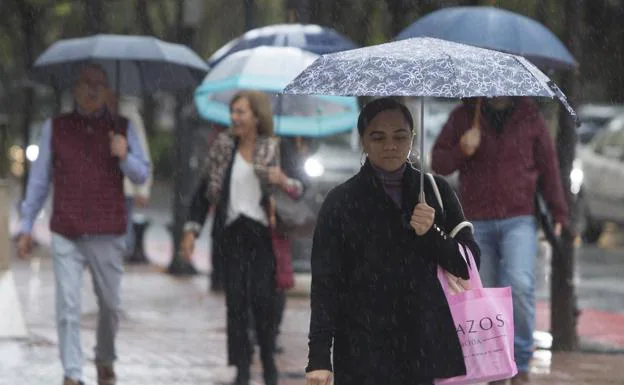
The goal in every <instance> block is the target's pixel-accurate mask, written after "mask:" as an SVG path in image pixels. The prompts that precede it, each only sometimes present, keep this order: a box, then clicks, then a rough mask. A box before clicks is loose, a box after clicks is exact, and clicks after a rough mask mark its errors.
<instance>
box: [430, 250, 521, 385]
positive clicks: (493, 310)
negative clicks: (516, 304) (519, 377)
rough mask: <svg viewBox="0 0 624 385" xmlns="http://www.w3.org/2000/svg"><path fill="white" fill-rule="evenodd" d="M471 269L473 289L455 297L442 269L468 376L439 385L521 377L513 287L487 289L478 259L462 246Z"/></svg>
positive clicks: (441, 274)
mask: <svg viewBox="0 0 624 385" xmlns="http://www.w3.org/2000/svg"><path fill="white" fill-rule="evenodd" d="M459 249H460V251H461V253H462V255H463V256H464V258H465V259H466V261H467V263H468V265H469V269H468V271H469V274H470V281H469V283H470V288H469V289H467V290H466V291H463V292H459V293H456V294H453V292H452V290H450V288H449V282H448V278H447V276H446V274H445V271H444V270H443V269H442V268H441V267H438V279H439V280H440V283H441V284H442V288H443V289H444V294H445V295H446V299H447V301H448V304H449V307H450V309H451V314H452V315H453V321H454V322H455V328H456V329H457V335H458V337H459V341H460V343H461V346H462V351H463V353H464V362H465V364H466V371H467V374H466V375H464V376H458V377H452V378H444V379H436V380H435V384H436V385H465V384H476V383H482V382H489V381H496V380H503V379H507V378H511V377H513V376H515V375H516V374H517V373H518V369H517V367H516V362H515V360H514V324H513V306H512V299H511V287H505V288H483V284H482V283H481V278H480V277H479V272H478V271H477V267H476V264H475V262H474V257H473V256H472V253H471V251H470V250H469V249H468V248H464V247H463V246H462V245H461V244H460V245H459Z"/></svg>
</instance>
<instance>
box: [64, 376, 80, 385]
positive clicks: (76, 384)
mask: <svg viewBox="0 0 624 385" xmlns="http://www.w3.org/2000/svg"><path fill="white" fill-rule="evenodd" d="M63 385H84V383H83V382H82V381H77V380H74V379H72V378H69V377H65V378H64V379H63Z"/></svg>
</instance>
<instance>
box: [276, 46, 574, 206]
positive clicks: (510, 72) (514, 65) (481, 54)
mask: <svg viewBox="0 0 624 385" xmlns="http://www.w3.org/2000/svg"><path fill="white" fill-rule="evenodd" d="M284 93H287V94H307V95H309V94H312V95H316V94H318V95H342V96H433V97H444V98H468V97H478V96H481V97H493V96H542V97H549V98H557V99H559V101H560V102H561V103H562V104H563V105H564V106H565V108H566V109H567V110H568V112H569V113H570V114H571V115H572V117H573V118H574V119H576V113H575V112H574V110H573V109H572V107H571V106H570V104H569V103H568V102H567V99H566V97H565V95H564V94H563V92H561V90H559V88H558V87H557V86H556V85H555V83H554V82H552V81H551V80H550V79H549V78H548V76H546V75H544V73H542V72H541V71H540V70H539V69H538V68H537V67H535V66H534V65H533V64H531V63H530V62H529V61H527V60H526V59H524V58H523V57H520V56H515V55H511V54H507V53H502V52H498V51H492V50H488V49H484V48H477V47H473V46H468V45H464V44H459V43H453V42H449V41H445V40H439V39H433V38H413V39H407V40H401V41H397V42H392V43H386V44H380V45H375V46H371V47H366V48H359V49H354V50H350V51H344V52H338V53H333V54H328V55H323V56H321V57H320V58H318V59H316V60H315V61H314V62H313V63H312V64H311V65H310V66H309V67H308V68H307V69H305V70H304V71H303V72H302V73H301V74H299V75H298V76H297V77H296V78H295V79H294V80H293V81H292V82H290V83H289V84H288V85H287V86H286V88H285V89H284ZM421 103H424V99H421ZM423 111H424V108H423V105H422V104H421V119H420V123H421V124H420V130H421V132H420V153H421V157H420V158H421V164H422V168H423V170H422V171H423V173H421V174H424V171H425V170H424V168H425V165H424V159H425V156H424V135H423V132H424V127H423ZM421 178H422V175H421ZM423 186H424V183H423V180H422V179H421V199H422V200H424V199H423V197H424V194H423V191H422V188H423ZM422 200H421V201H422Z"/></svg>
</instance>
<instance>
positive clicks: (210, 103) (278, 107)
mask: <svg viewBox="0 0 624 385" xmlns="http://www.w3.org/2000/svg"><path fill="white" fill-rule="evenodd" d="M317 57H318V55H315V54H313V53H310V52H306V51H303V50H301V49H299V48H294V47H257V48H253V49H248V50H243V51H239V52H237V53H235V54H233V55H230V56H228V57H226V58H225V59H224V60H223V61H221V62H220V63H219V64H217V65H216V66H215V67H214V68H213V69H212V70H211V71H210V72H209V73H208V75H207V76H206V78H205V79H204V81H203V82H202V84H201V85H200V86H199V87H198V88H197V90H196V91H195V105H196V107H197V110H198V112H199V114H200V115H201V116H202V117H203V118H204V119H207V120H211V121H214V122H217V123H221V124H224V125H229V124H230V111H229V102H230V99H231V98H232V96H233V95H234V93H236V92H237V91H239V90H243V89H251V90H258V91H264V92H267V93H268V94H269V95H270V96H274V97H272V98H271V100H272V102H273V112H274V116H275V133H276V134H277V135H286V136H288V135H291V136H292V135H296V136H308V137H320V136H327V135H333V134H337V133H341V132H348V131H350V130H351V129H352V128H353V127H355V125H356V123H357V117H358V112H359V109H358V104H357V100H356V98H354V97H340V96H307V95H281V91H282V90H283V88H284V87H285V86H286V84H288V82H290V81H291V80H292V79H294V78H295V76H297V74H299V73H300V72H301V71H303V70H304V69H305V68H306V67H307V66H308V65H310V64H311V63H312V62H314V60H315V59H316V58H317Z"/></svg>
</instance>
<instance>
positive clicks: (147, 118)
mask: <svg viewBox="0 0 624 385" xmlns="http://www.w3.org/2000/svg"><path fill="white" fill-rule="evenodd" d="M134 19H135V20H136V22H137V24H138V25H139V31H140V34H141V35H149V36H154V26H153V23H152V18H151V15H150V12H149V7H148V5H147V0H136V6H135V14H134ZM142 112H143V114H142V115H143V121H144V122H145V131H146V133H147V135H148V136H152V135H153V134H154V131H155V129H156V127H155V122H156V119H155V114H156V101H155V100H154V96H153V95H149V94H147V93H145V94H144V95H143V111H142Z"/></svg>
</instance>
